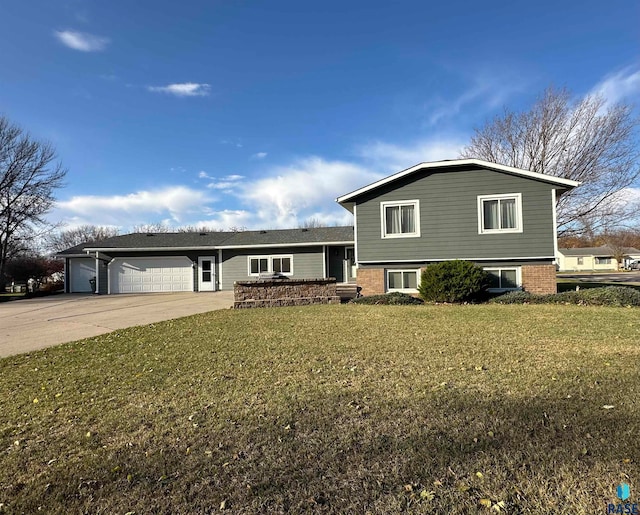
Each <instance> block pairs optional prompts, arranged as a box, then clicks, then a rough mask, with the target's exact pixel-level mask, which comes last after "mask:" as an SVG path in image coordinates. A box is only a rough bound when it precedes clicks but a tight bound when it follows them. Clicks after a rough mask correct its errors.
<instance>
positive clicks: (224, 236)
mask: <svg viewBox="0 0 640 515" xmlns="http://www.w3.org/2000/svg"><path fill="white" fill-rule="evenodd" d="M353 241H354V236H353V227H352V226H347V227H315V228H310V229H276V230H272V231H241V232H206V233H204V232H203V233H198V232H166V233H132V234H123V235H121V236H113V237H112V238H108V239H106V240H103V241H100V242H88V243H82V244H80V245H76V246H75V247H71V248H68V249H66V250H63V251H62V252H59V253H58V255H59V256H65V255H72V254H82V253H83V252H84V249H93V248H99V249H105V250H108V249H113V250H116V249H166V248H170V247H179V248H193V249H198V248H211V247H242V246H250V245H274V246H277V245H291V244H300V245H305V244H324V243H331V242H353Z"/></svg>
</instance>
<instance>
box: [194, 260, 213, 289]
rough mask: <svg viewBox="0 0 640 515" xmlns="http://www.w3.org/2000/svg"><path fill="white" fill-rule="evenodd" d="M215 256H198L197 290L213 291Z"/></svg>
mask: <svg viewBox="0 0 640 515" xmlns="http://www.w3.org/2000/svg"><path fill="white" fill-rule="evenodd" d="M214 263H215V258H213V257H199V258H198V290H199V291H214V290H215V289H216V276H215V273H214V268H213V267H214Z"/></svg>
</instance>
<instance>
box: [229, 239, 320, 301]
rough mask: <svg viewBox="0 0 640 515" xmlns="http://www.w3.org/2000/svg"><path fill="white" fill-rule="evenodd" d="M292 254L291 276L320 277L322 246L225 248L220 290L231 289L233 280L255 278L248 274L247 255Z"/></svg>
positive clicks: (296, 277)
mask: <svg viewBox="0 0 640 515" xmlns="http://www.w3.org/2000/svg"><path fill="white" fill-rule="evenodd" d="M279 255H284V256H286V255H292V256H293V278H295V279H316V278H322V277H324V275H323V270H324V267H323V261H324V255H323V253H322V246H317V247H293V248H257V249H225V250H224V253H223V256H222V290H233V283H234V282H235V281H246V280H248V279H255V277H251V276H249V273H248V272H249V256H279Z"/></svg>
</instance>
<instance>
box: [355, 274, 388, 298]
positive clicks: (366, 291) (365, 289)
mask: <svg viewBox="0 0 640 515" xmlns="http://www.w3.org/2000/svg"><path fill="white" fill-rule="evenodd" d="M356 279H357V281H358V286H360V287H361V288H362V291H361V293H362V295H379V294H381V293H384V268H358V276H357V278H356Z"/></svg>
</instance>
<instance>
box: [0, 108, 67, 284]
mask: <svg viewBox="0 0 640 515" xmlns="http://www.w3.org/2000/svg"><path fill="white" fill-rule="evenodd" d="M55 159H56V152H55V150H54V149H53V147H52V146H51V145H50V144H49V143H46V142H41V141H36V140H33V139H32V138H31V136H30V135H29V134H27V133H26V132H24V130H23V129H22V128H21V127H19V126H17V125H15V124H12V123H11V122H9V120H8V119H7V118H6V117H4V116H0V287H4V283H5V270H6V265H7V262H8V260H9V259H10V258H11V257H12V255H15V254H16V253H18V252H20V251H21V250H23V247H24V246H25V245H24V243H25V242H28V241H29V240H30V239H33V237H34V236H35V235H37V233H38V232H40V231H41V230H42V229H43V228H44V227H46V226H47V225H48V223H47V221H46V220H45V219H44V215H45V214H46V213H47V212H48V211H49V209H51V207H52V206H53V203H54V201H55V198H54V192H55V190H56V189H58V188H60V187H61V186H62V184H63V180H64V176H65V174H66V170H65V169H64V168H63V167H62V165H61V164H60V163H59V162H58V163H56V162H55Z"/></svg>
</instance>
